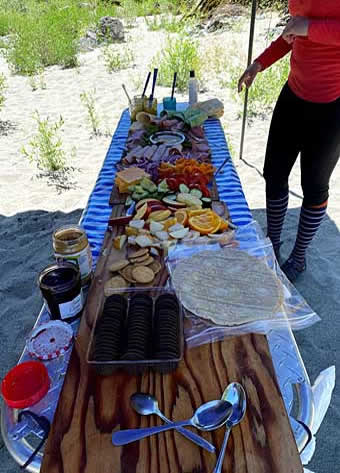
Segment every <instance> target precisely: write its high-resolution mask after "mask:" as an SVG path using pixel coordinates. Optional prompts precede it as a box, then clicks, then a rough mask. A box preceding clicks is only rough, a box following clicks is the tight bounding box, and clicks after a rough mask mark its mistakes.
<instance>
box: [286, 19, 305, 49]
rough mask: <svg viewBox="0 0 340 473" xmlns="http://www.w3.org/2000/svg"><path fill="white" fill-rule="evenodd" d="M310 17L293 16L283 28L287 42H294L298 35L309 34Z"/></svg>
mask: <svg viewBox="0 0 340 473" xmlns="http://www.w3.org/2000/svg"><path fill="white" fill-rule="evenodd" d="M308 27H309V19H308V18H306V17H304V16H294V17H292V18H291V19H290V20H289V21H288V23H287V25H286V27H285V29H284V30H283V33H282V36H283V39H285V40H286V41H287V43H289V44H290V43H292V42H293V41H294V39H295V37H296V36H308Z"/></svg>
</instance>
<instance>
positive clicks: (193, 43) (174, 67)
mask: <svg viewBox="0 0 340 473" xmlns="http://www.w3.org/2000/svg"><path fill="white" fill-rule="evenodd" d="M152 67H158V69H159V81H158V82H159V85H164V86H171V85H172V80H173V75H174V72H177V89H178V90H181V91H182V90H185V89H186V87H187V83H188V79H189V73H190V71H191V70H194V71H195V73H196V77H197V78H198V79H199V78H200V75H201V70H202V64H201V59H200V54H199V44H198V41H197V40H195V39H192V38H191V37H189V36H186V35H180V36H176V37H175V36H168V38H167V41H166V45H165V46H164V48H163V49H162V50H161V51H160V52H159V53H158V54H156V56H155V57H154V59H153V61H152Z"/></svg>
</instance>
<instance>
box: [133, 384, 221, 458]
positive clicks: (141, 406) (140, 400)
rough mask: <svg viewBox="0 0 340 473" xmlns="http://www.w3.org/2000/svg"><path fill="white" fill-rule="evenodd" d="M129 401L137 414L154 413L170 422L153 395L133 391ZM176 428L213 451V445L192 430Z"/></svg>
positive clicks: (200, 445)
mask: <svg viewBox="0 0 340 473" xmlns="http://www.w3.org/2000/svg"><path fill="white" fill-rule="evenodd" d="M130 402H131V405H132V407H133V408H134V410H135V411H136V412H138V414H141V415H142V416H149V415H151V414H156V415H158V417H160V418H161V419H162V420H164V422H165V423H166V424H171V421H170V420H169V419H168V418H167V417H165V415H164V414H163V413H162V412H161V411H160V410H159V406H158V402H157V399H156V398H155V397H154V396H151V394H145V393H135V394H133V395H132V396H131V398H130ZM176 430H177V432H179V433H180V434H182V435H184V437H186V438H188V439H189V440H191V441H192V442H194V443H196V444H197V445H198V446H199V447H202V448H205V449H206V450H208V452H214V451H215V447H214V446H213V445H212V444H211V443H210V442H208V441H207V440H204V439H203V438H202V437H200V436H199V435H197V434H195V433H194V432H191V430H187V429H182V428H181V427H178V428H177V429H176Z"/></svg>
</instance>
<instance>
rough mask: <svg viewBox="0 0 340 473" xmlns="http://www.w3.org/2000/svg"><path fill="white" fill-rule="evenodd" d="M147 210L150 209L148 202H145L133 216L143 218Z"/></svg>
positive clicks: (138, 218) (137, 218)
mask: <svg viewBox="0 0 340 473" xmlns="http://www.w3.org/2000/svg"><path fill="white" fill-rule="evenodd" d="M147 211H148V204H147V203H145V204H144V205H142V207H140V208H139V209H138V210H137V213H136V214H135V216H134V217H133V220H142V219H143V218H144V217H146V214H147Z"/></svg>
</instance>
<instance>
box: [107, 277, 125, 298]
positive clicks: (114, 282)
mask: <svg viewBox="0 0 340 473" xmlns="http://www.w3.org/2000/svg"><path fill="white" fill-rule="evenodd" d="M129 286H130V284H129V283H128V282H127V281H126V280H125V279H124V278H122V276H114V277H113V278H111V279H109V280H108V281H106V283H105V284H104V294H105V296H110V295H111V289H126V288H127V287H129Z"/></svg>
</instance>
